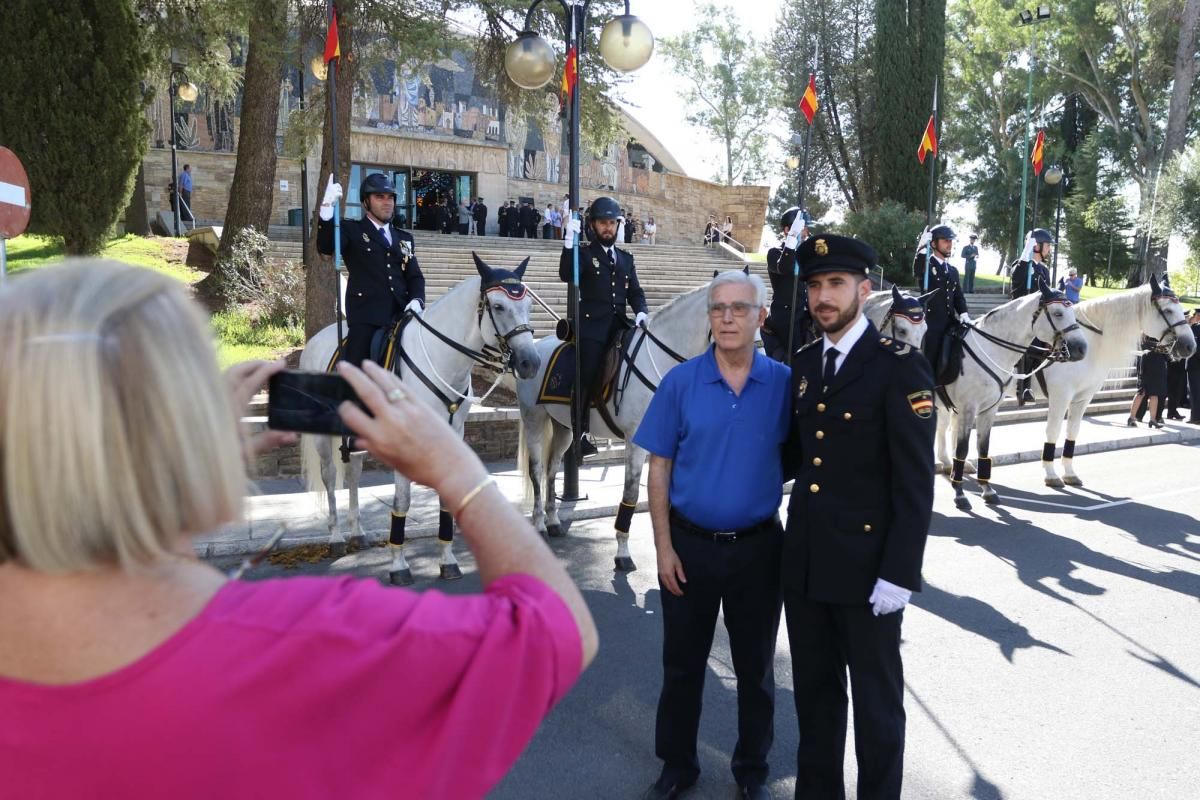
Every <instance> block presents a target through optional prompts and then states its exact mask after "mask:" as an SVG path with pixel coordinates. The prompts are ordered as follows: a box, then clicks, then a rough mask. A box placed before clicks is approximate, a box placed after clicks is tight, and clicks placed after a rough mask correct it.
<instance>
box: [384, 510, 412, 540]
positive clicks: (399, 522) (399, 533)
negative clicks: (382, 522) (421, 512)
mask: <svg viewBox="0 0 1200 800" xmlns="http://www.w3.org/2000/svg"><path fill="white" fill-rule="evenodd" d="M407 521H408V514H397V513H396V512H395V511H393V512H392V531H391V533H389V534H388V544H394V545H396V546H397V547H403V546H404V523H405V522H407Z"/></svg>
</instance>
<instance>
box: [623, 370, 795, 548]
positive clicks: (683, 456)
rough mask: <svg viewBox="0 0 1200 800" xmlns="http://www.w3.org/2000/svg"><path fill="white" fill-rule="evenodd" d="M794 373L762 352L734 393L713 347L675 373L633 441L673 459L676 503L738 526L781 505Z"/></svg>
mask: <svg viewBox="0 0 1200 800" xmlns="http://www.w3.org/2000/svg"><path fill="white" fill-rule="evenodd" d="M790 393H791V370H790V369H788V367H786V366H785V365H783V364H780V363H779V362H777V361H773V360H771V359H769V358H767V357H766V356H765V355H763V354H762V353H761V352H758V351H755V354H754V363H753V364H752V365H751V366H750V377H749V379H748V380H747V381H746V385H745V386H744V387H743V388H742V393H741V395H740V396H739V395H737V394H734V392H733V390H732V389H731V388H729V384H727V383H725V379H724V378H722V377H721V371H720V370H719V369H718V368H717V358H716V355H715V353H714V347H709V348H708V351H707V352H705V353H703V354H702V355H699V356H696V357H695V358H692V359H689V360H687V361H685V362H683V363H682V364H680V365H679V366H677V367H675V369H673V370H671V371H670V372H668V373H667V374H666V375H665V376H664V377H663V381H662V384H661V385H660V386H659V387H658V391H657V392H655V394H654V397H653V398H652V399H651V401H650V407H649V408H647V409H646V416H645V417H643V419H642V424H641V425H639V426H638V429H637V433H636V434H634V437H633V443H634V444H636V445H637V446H638V447H641V448H643V449H645V450H648V451H649V452H650V453H652V454H654V455H656V456H661V457H662V458H669V459H672V460H673V462H674V463H673V464H672V470H671V492H670V500H671V506H672V507H673V508H675V509H676V510H678V511H679V513H680V514H682V515H683V516H685V517H687V518H688V519H689V520H691V521H692V522H694V523H695V524H697V525H700V526H701V527H704V528H710V529H712V530H722V531H729V530H737V529H739V528H745V527H747V526H749V525H752V524H754V523H755V522H760V521H761V520H763V519H766V518H767V517H770V516H771V515H772V514H774V513H776V512H777V511H778V510H779V503H780V500H782V498H783V464H782V460H781V459H782V450H783V443H784V441H785V440H786V439H787V432H788V421H789V413H790V411H791V404H790V399H791V398H790Z"/></svg>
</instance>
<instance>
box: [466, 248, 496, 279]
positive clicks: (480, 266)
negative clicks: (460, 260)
mask: <svg viewBox="0 0 1200 800" xmlns="http://www.w3.org/2000/svg"><path fill="white" fill-rule="evenodd" d="M471 258H473V259H475V271H476V272H478V273H479V277H481V278H483V280H484V283H486V282H487V281H488V280H490V279H491V277H492V268H491V267H489V266H488V265H487V264H485V263H483V259H482V258H480V257H479V254H478V253H476V252H475V251H474V250H472V251H471Z"/></svg>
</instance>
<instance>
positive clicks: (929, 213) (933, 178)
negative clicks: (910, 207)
mask: <svg viewBox="0 0 1200 800" xmlns="http://www.w3.org/2000/svg"><path fill="white" fill-rule="evenodd" d="M937 100H938V79H937V76H934V79H933V140H934V141H935V142H936V141H937V134H938V118H937V112H938V102H937ZM930 155H932V156H933V163H932V164H930V165H929V201H928V202H927V203H926V205H925V230H929V227H930V226H931V225H933V193H934V187H935V186H936V184H937V163H938V148H937V145H936V144H935V145H934V147H933V152H932V153H931V154H930ZM932 251H933V242H932V241H929V242H927V243H926V244H925V285H924V286H922V287H921V291H922V292H928V291H929V260H930V258H931V257H932Z"/></svg>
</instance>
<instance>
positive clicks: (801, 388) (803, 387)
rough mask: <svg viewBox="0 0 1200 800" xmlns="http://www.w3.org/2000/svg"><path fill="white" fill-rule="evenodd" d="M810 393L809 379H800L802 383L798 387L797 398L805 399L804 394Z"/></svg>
mask: <svg viewBox="0 0 1200 800" xmlns="http://www.w3.org/2000/svg"><path fill="white" fill-rule="evenodd" d="M807 391H808V378H807V377H804V378H801V379H800V383H799V384H797V385H796V397H804V393H805V392H807Z"/></svg>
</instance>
